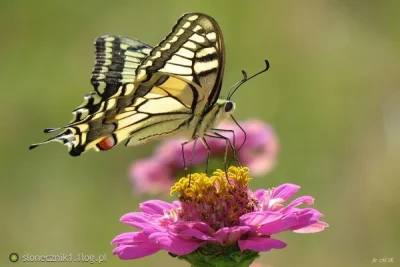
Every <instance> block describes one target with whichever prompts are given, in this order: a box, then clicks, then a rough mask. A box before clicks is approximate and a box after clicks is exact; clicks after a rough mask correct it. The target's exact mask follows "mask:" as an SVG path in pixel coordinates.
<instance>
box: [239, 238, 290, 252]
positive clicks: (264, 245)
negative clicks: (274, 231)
mask: <svg viewBox="0 0 400 267" xmlns="http://www.w3.org/2000/svg"><path fill="white" fill-rule="evenodd" d="M238 245H239V248H240V250H241V251H243V250H245V249H250V250H254V251H259V252H263V251H268V250H271V249H273V248H275V249H281V248H284V247H286V244H285V243H284V242H282V241H280V240H278V239H273V238H268V237H251V238H249V239H245V240H239V241H238Z"/></svg>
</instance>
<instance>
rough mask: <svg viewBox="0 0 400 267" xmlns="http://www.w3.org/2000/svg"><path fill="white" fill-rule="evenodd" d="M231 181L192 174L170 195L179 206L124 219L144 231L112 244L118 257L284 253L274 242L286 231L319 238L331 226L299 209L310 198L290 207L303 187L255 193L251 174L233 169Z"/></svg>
mask: <svg viewBox="0 0 400 267" xmlns="http://www.w3.org/2000/svg"><path fill="white" fill-rule="evenodd" d="M228 176H229V182H228V180H227V178H226V176H225V172H223V171H221V170H217V171H216V172H214V175H213V176H212V177H207V175H206V174H198V173H194V174H191V176H190V181H189V178H186V177H185V178H182V179H181V180H179V181H178V182H177V183H175V185H174V186H173V187H172V189H171V193H179V201H174V202H173V203H167V202H164V201H161V200H150V201H146V202H144V203H142V204H141V205H140V209H141V212H132V213H128V214H125V215H124V216H123V217H122V218H121V222H123V223H125V224H128V225H130V226H133V227H135V228H137V229H139V230H140V231H139V232H127V233H123V234H120V235H118V236H117V237H116V238H115V239H114V240H113V241H112V244H115V245H117V248H116V249H115V250H114V252H113V253H114V254H117V255H118V256H119V257H120V258H121V259H125V260H127V259H137V258H141V257H144V256H148V255H151V254H154V253H156V252H157V251H159V250H166V251H168V252H169V253H171V254H174V255H177V256H180V257H181V258H184V259H186V260H187V261H189V262H190V260H191V259H192V258H190V255H193V254H192V253H196V251H198V250H199V249H200V250H204V249H207V250H208V251H210V250H212V251H214V250H215V249H219V250H221V249H222V250H224V249H228V248H229V249H232V250H233V251H234V252H237V251H239V252H240V253H244V252H246V251H250V252H251V251H252V252H254V253H258V252H264V251H269V250H271V249H282V248H284V247H286V244H285V243H284V242H282V241H281V240H279V239H276V238H273V237H272V236H275V235H276V234H278V233H280V232H283V231H292V232H298V233H315V232H319V231H322V230H323V229H324V228H325V227H327V226H328V225H327V224H326V223H325V222H322V221H320V220H319V219H320V218H321V217H323V215H322V213H320V212H319V211H318V210H316V209H313V208H300V207H299V206H300V205H302V204H305V205H311V204H313V203H314V199H313V198H312V197H310V196H302V197H299V198H297V199H295V200H293V201H292V202H289V203H288V204H286V205H285V202H286V201H287V200H288V199H289V198H291V197H292V196H293V195H294V194H295V193H296V192H297V191H298V190H299V189H300V187H299V186H297V185H294V184H283V185H280V186H278V187H276V188H272V189H269V190H264V189H260V190H257V191H255V192H252V191H251V190H250V189H249V188H248V181H250V180H251V178H249V177H248V169H247V168H238V167H230V168H229V171H228ZM202 254H207V253H202ZM256 256H257V255H256ZM237 266H242V265H237ZM243 266H244V265H243ZM247 266H248V264H247Z"/></svg>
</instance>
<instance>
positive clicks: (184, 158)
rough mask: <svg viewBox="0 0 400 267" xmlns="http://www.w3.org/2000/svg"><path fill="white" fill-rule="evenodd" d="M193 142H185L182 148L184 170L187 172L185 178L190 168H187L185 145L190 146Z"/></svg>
mask: <svg viewBox="0 0 400 267" xmlns="http://www.w3.org/2000/svg"><path fill="white" fill-rule="evenodd" d="M192 141H193V140H189V141H186V142H183V143H182V144H181V147H182V160H183V169H184V170H185V176H187V175H188V167H187V165H186V157H185V145H187V144H189V143H190V142H192Z"/></svg>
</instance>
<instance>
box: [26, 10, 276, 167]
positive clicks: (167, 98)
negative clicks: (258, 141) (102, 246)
mask: <svg viewBox="0 0 400 267" xmlns="http://www.w3.org/2000/svg"><path fill="white" fill-rule="evenodd" d="M95 48H96V53H95V54H96V60H95V65H94V68H93V72H92V76H91V83H92V85H93V87H94V92H92V93H90V94H88V95H86V96H85V98H84V100H85V102H84V104H83V105H81V106H80V107H78V108H76V109H75V110H73V115H74V119H73V120H72V121H71V122H70V123H69V124H67V125H66V126H64V127H61V128H48V129H45V130H44V132H45V133H50V132H54V131H60V130H61V132H60V133H59V134H57V135H56V136H54V137H52V138H50V139H49V140H47V141H45V142H42V143H37V144H33V145H31V146H30V149H33V148H35V147H37V146H39V145H41V144H46V143H49V142H54V141H55V142H61V143H63V144H64V145H66V146H67V147H68V150H69V154H70V155H71V156H79V155H81V154H82V153H85V152H86V151H88V150H91V149H94V150H96V151H103V150H109V149H111V148H113V147H114V146H116V145H117V144H119V143H121V142H124V141H125V145H126V146H136V145H141V144H144V143H148V142H150V141H153V140H159V139H163V138H166V137H174V136H185V137H186V138H187V140H188V141H187V142H185V143H183V144H182V150H183V146H184V145H186V144H188V143H189V142H191V141H197V140H198V139H200V140H201V141H202V143H203V144H204V145H205V146H206V148H207V151H209V147H208V145H207V141H206V139H205V137H206V136H207V137H214V138H223V139H225V140H226V142H227V147H228V144H229V145H230V146H231V147H232V149H234V146H233V145H232V144H231V143H230V139H229V138H227V137H225V136H223V135H222V134H220V133H218V131H228V132H229V131H231V130H224V129H218V128H216V127H217V125H218V123H219V122H220V121H221V120H223V119H224V118H226V117H228V116H229V115H231V114H232V112H233V111H234V109H235V104H234V103H233V102H232V101H231V100H230V97H231V96H232V94H233V93H234V92H235V91H236V89H237V88H238V87H239V86H240V85H241V84H243V83H244V82H245V81H247V80H249V79H251V78H252V77H254V76H256V75H258V74H260V73H261V72H264V71H266V70H267V69H268V67H269V64H268V61H266V63H267V67H266V68H265V70H263V71H261V72H259V73H257V74H256V75H253V76H252V77H250V78H247V75H246V73H245V72H244V71H243V76H244V78H243V79H242V80H241V81H240V82H239V83H237V84H236V85H235V86H234V87H232V89H231V91H230V93H229V94H228V98H227V99H226V100H225V99H219V95H220V91H221V87H222V79H223V74H224V66H225V47H224V40H223V36H222V32H221V29H220V27H219V25H218V23H217V22H216V21H215V20H214V19H213V18H212V17H210V16H208V15H206V14H201V13H189V14H184V15H183V16H182V17H181V18H180V19H179V20H178V21H177V23H176V24H175V26H174V27H173V29H172V31H171V33H170V34H169V35H168V36H167V37H166V38H165V39H164V40H162V41H161V42H160V43H159V44H158V45H157V46H155V47H152V46H150V45H148V44H146V43H144V42H142V41H139V40H136V39H132V38H128V37H121V36H115V35H105V36H102V37H99V38H97V39H96V41H95ZM231 132H233V131H231ZM184 161H185V159H184ZM184 164H185V163H184Z"/></svg>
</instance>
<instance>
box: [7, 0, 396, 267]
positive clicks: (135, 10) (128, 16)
mask: <svg viewBox="0 0 400 267" xmlns="http://www.w3.org/2000/svg"><path fill="white" fill-rule="evenodd" d="M194 11H199V12H204V13H207V14H209V15H211V16H213V17H214V18H215V19H216V20H217V21H218V22H219V24H220V26H221V28H222V30H223V33H224V37H225V43H226V52H227V62H226V63H227V65H226V68H225V80H224V89H223V93H222V94H223V95H226V92H227V90H228V88H229V86H230V85H231V84H233V83H234V82H236V81H237V80H239V79H240V78H241V74H240V70H242V69H246V70H247V71H248V72H249V73H253V72H255V71H258V70H259V69H261V68H262V67H263V60H264V59H265V58H267V59H268V60H269V61H270V62H271V69H270V71H268V73H266V74H264V75H262V76H260V77H258V78H257V79H255V80H252V81H251V82H249V83H248V84H247V85H245V86H243V87H242V88H241V90H239V92H238V93H237V94H236V95H235V97H234V100H235V102H236V103H237V111H236V113H235V115H236V118H237V119H239V120H245V119H249V118H261V119H263V120H265V121H268V122H269V123H270V124H271V125H272V126H273V127H274V128H275V129H276V132H277V133H278V135H279V138H280V142H281V152H280V154H279V158H278V165H277V166H276V168H275V169H274V170H273V171H272V173H270V174H269V175H267V176H266V177H261V178H259V179H256V181H255V182H253V184H252V187H253V188H258V187H269V186H275V185H278V184H280V183H283V182H292V183H297V184H299V185H301V186H302V189H301V191H300V193H301V194H302V195H304V194H306V195H312V196H314V197H315V198H316V204H315V207H316V208H318V209H320V210H321V211H322V212H323V213H324V214H325V218H324V219H325V221H327V222H328V223H329V224H330V227H329V228H327V229H326V230H325V231H324V232H322V233H318V234H314V235H300V234H293V233H285V234H282V235H280V236H279V237H280V238H281V239H282V240H283V241H285V242H287V243H288V247H287V248H286V249H283V250H275V251H271V252H268V253H263V254H262V256H261V258H260V259H259V262H261V263H263V264H270V265H271V266H274V267H284V266H307V267H308V266H328V267H330V266H332V267H333V266H335V267H336V266H368V265H370V264H371V262H372V260H373V259H374V258H377V259H381V258H394V264H391V265H390V266H395V265H398V262H399V261H400V258H399V257H398V256H400V255H399V248H400V241H399V237H400V230H399V227H398V224H399V218H400V217H399V208H398V207H399V206H398V205H399V200H400V194H399V193H398V190H399V189H400V188H399V185H400V183H399V176H400V164H399V162H400V90H399V84H400V71H399V70H400V68H399V66H400V65H399V60H400V2H398V1H335V0H330V1H329V0H325V1H317V0H314V1H237V2H228V1H218V2H217V1H196V2H195V1H172V0H169V1H135V0H131V1H106V0H101V1H100V0H99V1H50V0H49V1H29V0H26V1H19V0H16V1H5V0H2V1H0V25H1V27H0V36H1V42H0V48H1V49H0V59H1V65H0V81H1V92H2V101H1V102H2V104H1V105H0V111H1V114H2V116H3V125H2V131H1V133H0V137H1V143H0V146H1V147H0V150H1V155H2V156H1V157H2V158H1V176H2V177H1V184H0V190H1V195H0V200H1V215H0V216H1V220H0V225H1V227H0V233H1V240H2V242H1V245H0V251H1V255H0V266H11V265H12V264H11V263H10V262H9V261H8V255H9V254H10V253H11V252H18V253H19V254H20V255H22V254H25V253H30V254H59V253H62V252H63V253H66V254H69V253H74V254H76V253H84V254H95V255H98V254H104V253H106V255H107V260H108V262H107V263H104V264H103V265H106V266H145V265H146V264H152V265H153V266H188V265H187V264H186V263H185V262H181V261H178V260H176V259H173V258H171V257H170V256H168V254H167V253H166V252H159V253H157V254H156V255H154V256H151V257H147V258H144V259H139V260H135V261H121V260H119V259H118V258H117V257H116V256H112V253H111V251H112V249H113V246H111V245H110V244H109V243H110V241H111V240H112V239H113V238H114V236H115V235H117V234H119V233H120V232H124V231H130V230H131V228H130V227H128V226H125V225H123V224H121V223H119V218H120V216H121V215H123V214H125V213H127V212H129V211H134V210H137V209H138V203H139V202H141V201H144V200H146V199H148V198H150V196H135V195H134V194H133V193H132V188H131V185H130V182H129V180H128V168H129V166H130V164H131V163H132V162H133V161H134V160H136V159H139V158H143V157H147V156H149V155H150V153H151V151H152V149H153V148H154V146H155V144H150V145H145V146H142V147H133V148H125V147H123V146H120V147H118V148H116V149H113V150H111V151H108V152H106V153H94V152H91V153H88V154H85V155H84V156H81V157H78V158H73V157H70V156H69V155H68V154H67V151H66V150H67V149H66V148H65V147H62V146H61V145H47V146H44V147H41V148H39V149H37V150H35V151H29V150H28V146H29V144H31V143H33V142H38V141H41V140H44V139H45V138H47V137H48V136H45V134H43V133H42V130H43V129H44V128H46V127H52V126H61V125H63V124H64V123H66V122H68V121H69V120H70V119H71V118H72V115H71V111H72V109H74V108H75V107H76V106H78V105H79V104H81V103H82V101H83V96H84V95H85V94H86V93H88V92H90V91H91V90H92V87H91V85H90V83H89V77H90V73H91V70H92V66H93V62H94V47H93V41H94V39H95V38H96V37H97V36H101V35H104V34H120V35H125V36H132V37H136V38H139V39H141V40H144V41H146V42H148V43H150V44H153V45H155V44H157V43H158V42H159V41H160V40H161V39H163V38H164V37H165V36H166V34H168V33H169V32H170V30H171V28H172V26H173V25H174V23H175V21H176V20H177V19H178V18H179V17H180V16H181V15H182V14H183V13H187V12H194ZM162 198H163V199H165V200H171V198H169V197H168V196H164V197H162ZM19 264H23V263H19ZM49 265H50V264H49ZM51 265H52V266H58V265H60V266H61V263H58V264H57V263H52V264H51ZM84 265H85V264H73V263H71V266H84ZM86 265H87V264H86ZM12 266H14V265H12ZM29 266H44V264H43V263H30V265H29ZM46 266H47V265H46Z"/></svg>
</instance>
